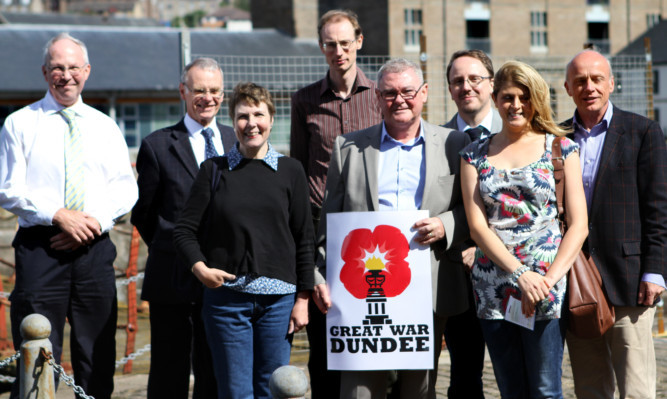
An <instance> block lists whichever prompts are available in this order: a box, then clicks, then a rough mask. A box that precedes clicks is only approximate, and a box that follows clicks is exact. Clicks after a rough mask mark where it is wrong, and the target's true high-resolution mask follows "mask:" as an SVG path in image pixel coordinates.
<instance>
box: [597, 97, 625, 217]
mask: <svg viewBox="0 0 667 399" xmlns="http://www.w3.org/2000/svg"><path fill="white" fill-rule="evenodd" d="M622 119H623V117H622V116H621V110H619V109H618V108H614V114H613V116H612V117H611V123H610V124H609V128H608V129H607V133H606V135H605V138H604V144H603V146H602V154H601V155H600V165H599V166H598V173H597V176H596V177H595V189H594V190H593V199H592V201H591V214H590V216H591V217H592V216H593V215H595V212H596V210H597V208H598V207H599V202H600V201H596V197H597V195H598V192H600V184H604V182H605V181H607V179H608V177H607V175H608V173H610V172H609V165H610V164H611V162H613V160H614V159H615V158H616V154H617V153H618V151H619V147H618V146H619V145H620V141H621V137H622V136H623V134H624V132H625V131H624V129H623V124H622V123H621V122H622ZM611 178H613V177H611Z"/></svg>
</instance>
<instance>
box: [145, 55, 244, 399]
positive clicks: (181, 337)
mask: <svg viewBox="0 0 667 399" xmlns="http://www.w3.org/2000/svg"><path fill="white" fill-rule="evenodd" d="M223 87H224V86H223V76H222V70H221V69H220V66H219V65H218V63H217V62H216V61H215V60H213V59H211V58H198V59H196V60H194V61H192V62H191V63H190V64H188V65H187V66H186V67H185V69H184V70H183V74H182V76H181V84H180V93H181V98H182V99H183V101H185V108H186V110H187V113H186V114H185V117H184V118H183V119H182V120H181V121H180V122H179V123H177V124H176V125H174V126H169V127H166V128H164V129H160V130H157V131H155V132H153V133H151V134H150V135H148V136H147V137H146V138H145V139H144V140H143V142H142V143H141V148H140V149H139V155H138V156H137V172H138V173H139V177H138V184H139V200H138V201H137V203H136V205H135V206H134V209H133V210H132V224H134V225H135V226H136V227H137V230H138V231H139V234H141V237H142V238H143V239H144V241H145V242H146V244H147V245H148V259H147V261H146V277H145V278H144V285H143V289H142V290H141V299H143V300H145V301H149V302H150V323H151V369H150V372H149V375H148V389H147V398H148V399H153V398H175V399H179V398H183V399H187V398H188V392H189V387H190V370H191V365H192V371H193V374H194V377H195V384H194V391H193V398H194V399H198V398H202V399H204V398H212V397H215V396H216V395H217V388H216V383H215V377H214V375H213V365H212V363H211V353H210V350H209V347H208V345H207V342H206V334H205V331H204V324H203V322H202V318H201V303H202V285H201V283H200V282H199V280H197V278H195V277H194V275H193V274H192V273H191V272H190V267H189V265H188V264H186V263H185V262H184V261H183V259H181V258H180V257H179V256H178V255H177V254H176V251H175V248H174V245H173V244H172V233H173V230H174V224H175V223H176V220H177V219H178V216H179V215H180V213H181V209H182V208H183V205H185V200H186V199H187V198H188V195H189V194H190V187H191V186H192V183H193V182H194V179H195V176H197V172H199V165H200V164H201V163H202V162H204V160H206V159H207V158H208V157H210V156H216V155H222V154H223V153H224V152H226V151H229V150H230V149H231V147H232V146H233V145H234V143H235V142H236V135H235V134H234V130H233V129H232V128H231V127H229V126H223V125H221V124H218V123H216V115H217V114H218V111H219V110H220V104H222V99H223V92H222V89H223ZM166 381H168V382H169V383H165V382H166Z"/></svg>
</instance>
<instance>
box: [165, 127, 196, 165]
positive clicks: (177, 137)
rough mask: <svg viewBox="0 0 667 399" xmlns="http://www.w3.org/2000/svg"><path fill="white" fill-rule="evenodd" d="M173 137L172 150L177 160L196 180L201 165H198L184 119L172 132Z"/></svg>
mask: <svg viewBox="0 0 667 399" xmlns="http://www.w3.org/2000/svg"><path fill="white" fill-rule="evenodd" d="M171 137H172V140H173V143H172V145H171V148H172V150H173V152H174V154H175V155H176V158H178V159H179V161H180V162H181V163H182V164H183V167H184V168H185V170H186V171H187V172H188V173H189V174H190V175H191V176H192V177H193V178H195V177H196V176H197V172H199V165H197V159H196V158H195V153H194V152H193V151H192V145H191V144H190V136H189V135H188V129H187V128H186V127H185V123H184V122H183V120H182V119H181V122H180V123H179V124H178V125H176V127H175V128H174V130H172V132H171Z"/></svg>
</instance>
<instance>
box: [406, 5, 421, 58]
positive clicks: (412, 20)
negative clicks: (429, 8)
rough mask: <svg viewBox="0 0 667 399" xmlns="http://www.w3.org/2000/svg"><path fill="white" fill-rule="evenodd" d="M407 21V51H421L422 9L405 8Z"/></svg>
mask: <svg viewBox="0 0 667 399" xmlns="http://www.w3.org/2000/svg"><path fill="white" fill-rule="evenodd" d="M403 19H404V23H405V41H404V45H405V51H419V37H420V36H421V34H422V10H419V9H405V10H403Z"/></svg>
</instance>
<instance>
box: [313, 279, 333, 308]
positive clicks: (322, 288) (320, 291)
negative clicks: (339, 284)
mask: <svg viewBox="0 0 667 399" xmlns="http://www.w3.org/2000/svg"><path fill="white" fill-rule="evenodd" d="M313 301H315V305H317V308H318V309H319V310H320V312H322V314H327V312H328V311H329V308H331V297H330V296H329V288H327V285H326V284H317V285H316V286H315V289H313Z"/></svg>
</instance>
